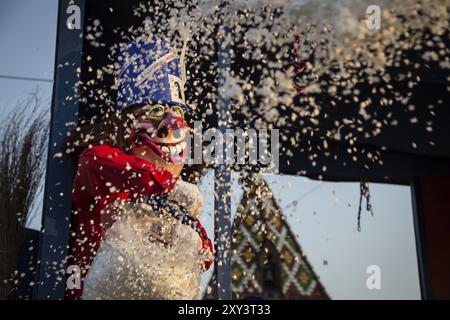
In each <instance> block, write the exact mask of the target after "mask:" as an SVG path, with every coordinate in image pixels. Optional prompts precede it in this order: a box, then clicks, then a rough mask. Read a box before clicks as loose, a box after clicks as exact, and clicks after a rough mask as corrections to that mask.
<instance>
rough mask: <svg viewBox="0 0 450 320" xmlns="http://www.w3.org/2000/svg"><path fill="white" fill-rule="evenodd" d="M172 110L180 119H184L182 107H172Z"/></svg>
mask: <svg viewBox="0 0 450 320" xmlns="http://www.w3.org/2000/svg"><path fill="white" fill-rule="evenodd" d="M172 110H173V111H175V112H176V113H178V115H179V116H180V117H181V118H184V109H183V108H182V107H178V106H173V107H172Z"/></svg>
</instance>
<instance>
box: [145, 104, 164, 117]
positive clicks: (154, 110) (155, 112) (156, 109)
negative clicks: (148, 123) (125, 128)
mask: <svg viewBox="0 0 450 320" xmlns="http://www.w3.org/2000/svg"><path fill="white" fill-rule="evenodd" d="M164 113H165V110H164V107H163V106H160V105H156V106H153V107H151V108H150V109H149V110H148V111H147V112H146V113H145V115H146V116H149V117H162V116H164Z"/></svg>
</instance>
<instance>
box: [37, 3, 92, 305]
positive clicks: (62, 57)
mask: <svg viewBox="0 0 450 320" xmlns="http://www.w3.org/2000/svg"><path fill="white" fill-rule="evenodd" d="M70 5H77V6H78V7H79V8H80V12H81V14H83V13H84V5H85V0H60V1H59V8H58V31H57V40H56V54H55V73H54V84H53V97H52V107H51V108H52V116H51V127H50V143H49V149H48V159H47V171H46V179H45V191H44V208H43V213H42V230H41V236H40V241H39V249H38V250H39V251H38V266H37V272H36V283H35V288H34V294H33V297H34V299H51V300H56V299H63V298H64V291H65V286H66V282H65V270H66V264H65V259H66V257H67V251H68V243H69V235H70V234H69V233H70V231H69V225H70V219H71V211H72V179H73V173H74V167H73V164H72V159H71V158H70V157H69V156H67V155H66V154H65V152H64V150H65V143H66V141H67V138H68V137H67V132H69V131H72V130H74V129H75V126H76V123H77V114H78V102H77V99H76V98H75V97H74V95H75V91H74V86H75V84H76V83H77V81H78V77H77V73H76V70H77V68H78V67H81V63H82V45H83V37H81V32H82V30H83V26H81V29H80V30H77V29H69V28H68V27H67V25H66V21H67V19H68V18H69V14H67V8H68V7H69V6H70ZM80 19H81V21H83V19H82V17H80ZM82 25H83V24H82ZM70 97H72V99H70ZM57 155H61V156H57Z"/></svg>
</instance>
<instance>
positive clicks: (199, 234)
mask: <svg viewBox="0 0 450 320" xmlns="http://www.w3.org/2000/svg"><path fill="white" fill-rule="evenodd" d="M183 60H184V53H182V54H181V56H180V55H178V54H177V53H176V52H175V51H174V50H172V49H171V48H170V47H169V46H168V45H167V44H166V43H165V42H164V41H162V40H159V39H156V38H154V37H148V36H142V37H140V38H138V39H135V40H133V41H132V42H131V43H129V44H128V45H126V46H124V47H123V48H122V50H121V54H120V57H119V59H118V63H119V65H120V70H119V72H118V76H117V90H118V97H117V104H116V110H117V113H116V115H115V117H114V120H112V121H111V122H110V123H112V124H113V125H111V126H110V128H108V127H107V126H105V127H101V126H100V127H97V128H96V130H94V131H92V132H96V133H89V134H85V135H84V136H82V138H83V139H85V140H89V138H91V139H92V140H93V141H94V142H92V140H91V141H90V142H89V144H90V145H89V146H88V147H87V148H85V149H84V151H83V152H82V153H81V155H80V158H79V162H78V171H77V173H76V176H75V180H74V185H73V208H74V215H73V219H72V223H71V230H72V236H71V243H70V256H69V258H68V264H69V265H77V266H79V268H80V269H81V284H82V285H81V288H79V289H77V288H75V289H71V290H69V289H67V290H66V298H67V299H80V298H81V299H197V298H199V288H200V275H201V273H202V272H203V271H204V270H206V269H208V268H209V266H210V264H211V262H212V259H213V255H212V253H213V250H212V245H211V241H210V239H209V238H208V236H207V234H206V232H205V230H204V229H203V227H202V225H201V224H200V222H199V220H198V217H199V215H200V214H201V210H202V201H203V200H202V196H201V193H200V192H199V190H198V188H197V186H196V185H194V184H191V183H188V182H184V181H182V180H181V178H180V173H181V172H182V170H183V166H184V161H185V159H186V156H187V138H188V133H189V127H188V124H187V123H186V121H185V115H186V113H189V112H190V111H191V110H190V108H189V106H188V105H187V104H186V103H185V96H184V95H185V93H184V86H185V81H186V73H185V69H184V61H183ZM114 132H115V134H114Z"/></svg>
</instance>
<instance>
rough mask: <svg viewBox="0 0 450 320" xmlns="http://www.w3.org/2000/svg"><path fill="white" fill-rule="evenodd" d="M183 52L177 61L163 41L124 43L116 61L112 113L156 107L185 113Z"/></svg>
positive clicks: (148, 39)
mask: <svg viewBox="0 0 450 320" xmlns="http://www.w3.org/2000/svg"><path fill="white" fill-rule="evenodd" d="M184 49H185V48H183V51H182V55H181V57H180V56H178V55H177V54H176V52H175V51H174V50H172V49H171V48H170V47H169V46H167V44H166V43H165V42H164V41H163V40H161V39H157V38H155V37H147V36H142V37H140V38H139V39H137V40H133V41H131V42H130V43H128V44H127V45H126V46H125V47H124V48H123V49H122V50H121V54H120V57H119V66H120V69H119V74H118V77H117V87H118V96H117V106H116V109H117V110H123V109H125V108H128V107H132V106H136V105H141V104H145V103H153V104H156V103H159V104H168V105H178V106H181V107H183V108H184V109H185V110H186V111H189V110H190V108H189V106H188V105H187V104H186V100H185V99H186V98H185V84H186V70H185V66H184V52H185V50H184Z"/></svg>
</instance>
